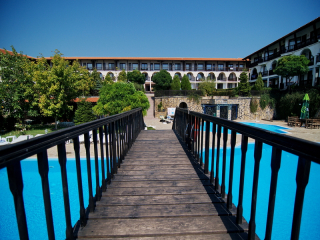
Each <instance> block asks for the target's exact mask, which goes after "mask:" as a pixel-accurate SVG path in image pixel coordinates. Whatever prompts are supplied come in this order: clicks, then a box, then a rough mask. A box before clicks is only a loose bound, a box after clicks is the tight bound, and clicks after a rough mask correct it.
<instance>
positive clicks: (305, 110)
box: [300, 93, 310, 119]
mask: <svg viewBox="0 0 320 240" xmlns="http://www.w3.org/2000/svg"><path fill="white" fill-rule="evenodd" d="M309 101H310V98H309V95H308V93H306V95H304V98H303V104H302V108H301V114H300V119H307V118H309Z"/></svg>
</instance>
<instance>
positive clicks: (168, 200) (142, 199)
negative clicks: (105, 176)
mask: <svg viewBox="0 0 320 240" xmlns="http://www.w3.org/2000/svg"><path fill="white" fill-rule="evenodd" d="M212 202H214V203H219V202H223V200H222V199H221V198H218V197H217V196H216V195H215V194H184V195H150V196H108V195H104V197H103V198H102V199H101V200H100V201H98V202H97V203H96V205H97V206H102V205H105V206H109V205H110V206H111V205H113V206H124V205H127V206H133V205H150V204H162V205H165V204H186V203H212Z"/></svg>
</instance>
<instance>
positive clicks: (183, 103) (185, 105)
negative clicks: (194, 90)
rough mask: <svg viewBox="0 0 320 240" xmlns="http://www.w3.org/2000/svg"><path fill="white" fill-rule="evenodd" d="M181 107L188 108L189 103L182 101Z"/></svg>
mask: <svg viewBox="0 0 320 240" xmlns="http://www.w3.org/2000/svg"><path fill="white" fill-rule="evenodd" d="M179 108H188V105H187V104H186V103H185V102H181V103H180V104H179Z"/></svg>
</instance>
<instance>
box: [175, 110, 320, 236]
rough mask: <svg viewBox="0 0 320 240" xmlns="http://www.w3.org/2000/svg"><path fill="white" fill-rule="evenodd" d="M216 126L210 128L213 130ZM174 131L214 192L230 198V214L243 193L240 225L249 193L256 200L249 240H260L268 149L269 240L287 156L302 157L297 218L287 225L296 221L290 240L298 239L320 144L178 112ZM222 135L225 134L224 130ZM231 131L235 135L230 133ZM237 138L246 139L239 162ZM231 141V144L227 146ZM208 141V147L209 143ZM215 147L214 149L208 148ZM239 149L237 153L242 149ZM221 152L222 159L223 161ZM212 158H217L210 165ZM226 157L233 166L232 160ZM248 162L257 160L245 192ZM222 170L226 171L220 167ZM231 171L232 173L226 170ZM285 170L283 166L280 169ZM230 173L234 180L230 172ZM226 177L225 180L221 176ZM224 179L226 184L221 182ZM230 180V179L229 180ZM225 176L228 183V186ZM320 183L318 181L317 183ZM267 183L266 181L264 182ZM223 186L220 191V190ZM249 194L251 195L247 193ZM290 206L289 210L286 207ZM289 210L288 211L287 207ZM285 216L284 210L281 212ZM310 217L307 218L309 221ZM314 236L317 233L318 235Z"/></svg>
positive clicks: (221, 120) (297, 176)
mask: <svg viewBox="0 0 320 240" xmlns="http://www.w3.org/2000/svg"><path fill="white" fill-rule="evenodd" d="M210 125H211V126H210ZM172 128H173V130H174V131H175V132H176V133H177V135H179V136H180V139H181V141H182V142H185V143H186V145H187V148H188V150H189V152H190V156H192V158H193V159H194V161H196V162H197V163H200V167H201V168H202V167H203V171H204V173H205V174H208V177H209V178H210V182H211V183H213V185H214V186H215V190H216V191H217V192H219V193H220V194H221V198H222V199H224V198H226V208H227V209H229V210H231V209H233V207H234V205H233V201H234V200H233V192H238V193H239V195H238V196H239V197H238V203H237V204H235V205H237V208H236V212H237V214H236V223H237V224H241V223H242V219H243V206H244V204H243V196H244V192H246V191H247V192H248V194H250V196H252V197H251V202H250V203H251V211H250V222H249V232H248V239H255V235H256V234H255V233H256V206H257V195H258V185H259V169H260V161H261V157H262V151H263V149H264V148H263V145H264V144H268V145H270V146H271V147H272V155H271V156H270V157H271V181H270V183H269V186H270V188H269V189H263V190H262V191H268V193H269V201H268V203H267V206H262V207H263V208H264V209H268V210H267V211H268V214H267V219H266V225H265V226H263V228H265V229H266V232H265V236H264V239H271V236H272V227H273V216H274V209H275V207H277V206H276V205H277V202H276V201H275V200H276V193H277V184H278V173H279V170H280V166H281V164H280V163H281V159H282V152H283V151H286V152H289V153H291V154H294V155H297V156H298V157H299V159H298V167H297V172H296V178H295V180H296V185H297V187H296V189H295V190H296V194H295V203H294V208H293V209H292V211H293V218H292V220H291V218H288V217H287V219H288V221H292V229H291V239H299V233H300V225H301V217H302V207H303V202H304V196H305V190H306V186H307V184H308V181H309V175H310V168H311V162H314V163H317V164H320V155H319V148H320V145H319V144H318V143H314V142H309V141H305V140H301V139H298V138H294V137H290V136H286V135H282V134H278V133H273V132H269V131H266V130H264V129H259V128H256V127H251V126H248V125H245V124H241V123H237V122H234V121H229V120H224V119H221V118H217V117H213V116H210V115H206V114H201V113H198V112H193V111H189V110H187V109H182V108H177V109H176V115H175V118H174V122H173V126H172ZM222 129H223V130H222ZM228 131H231V134H230V133H228ZM237 134H241V135H242V137H241V143H240V149H241V156H237V155H236V156H235V148H236V147H235V146H236V142H237V140H236V139H237ZM228 138H230V140H228ZM249 138H252V139H254V141H255V147H254V153H250V156H248V155H247V149H248V139H249ZM204 139H205V141H204ZM221 141H222V142H223V148H222V149H221V144H220V143H221ZM210 142H211V145H209V143H210ZM227 142H230V154H227V152H229V149H228V147H227ZM237 148H238V147H237ZM210 149H215V151H214V152H215V154H212V155H211V153H210ZM220 151H221V153H222V151H223V154H222V156H221V155H220ZM209 154H210V156H211V158H212V161H211V164H210V165H209ZM227 156H229V157H228V160H227ZM248 157H250V158H253V159H254V168H253V184H252V185H250V186H246V185H245V184H244V183H245V174H247V173H246V172H245V167H246V159H248ZM235 159H236V160H239V161H241V167H240V170H239V172H237V173H236V174H234V170H235V169H236V168H234V163H235ZM220 164H221V165H222V168H221V167H220V166H221V165H220ZM291 164H293V163H291ZM227 166H229V167H227ZM281 167H283V166H281ZM227 168H229V174H228V173H227V171H226V169H227ZM221 169H222V173H221V174H220V170H221ZM221 175H222V179H221V180H220V177H219V176H221ZM228 175H229V176H228ZM226 176H228V178H229V180H228V181H227V182H226ZM236 176H240V181H239V182H240V184H239V187H238V188H237V189H234V185H233V179H234V178H235V177H236ZM313 180H315V179H313ZM262 181H263V179H262ZM220 183H221V185H220ZM226 184H228V194H226ZM246 188H249V189H246ZM292 200H293V199H286V200H284V201H292ZM287 205H288V204H287ZM287 205H286V206H287ZM278 212H279V213H280V214H281V210H280V211H278ZM304 217H307V216H304ZM313 231H316V229H314V230H313Z"/></svg>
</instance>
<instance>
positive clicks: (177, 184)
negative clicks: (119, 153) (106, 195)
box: [108, 179, 211, 189]
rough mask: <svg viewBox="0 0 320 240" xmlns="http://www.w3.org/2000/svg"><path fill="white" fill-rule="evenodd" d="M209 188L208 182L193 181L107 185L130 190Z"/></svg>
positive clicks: (121, 182) (122, 182)
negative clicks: (131, 188) (133, 188)
mask: <svg viewBox="0 0 320 240" xmlns="http://www.w3.org/2000/svg"><path fill="white" fill-rule="evenodd" d="M201 185H204V186H211V183H210V181H209V180H203V181H200V180H199V179H195V180H191V179H188V180H184V181H134V182H130V181H112V184H111V185H108V189H111V188H122V187H125V188H130V187H135V188H138V187H141V188H154V187H188V186H190V187H192V186H201Z"/></svg>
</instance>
